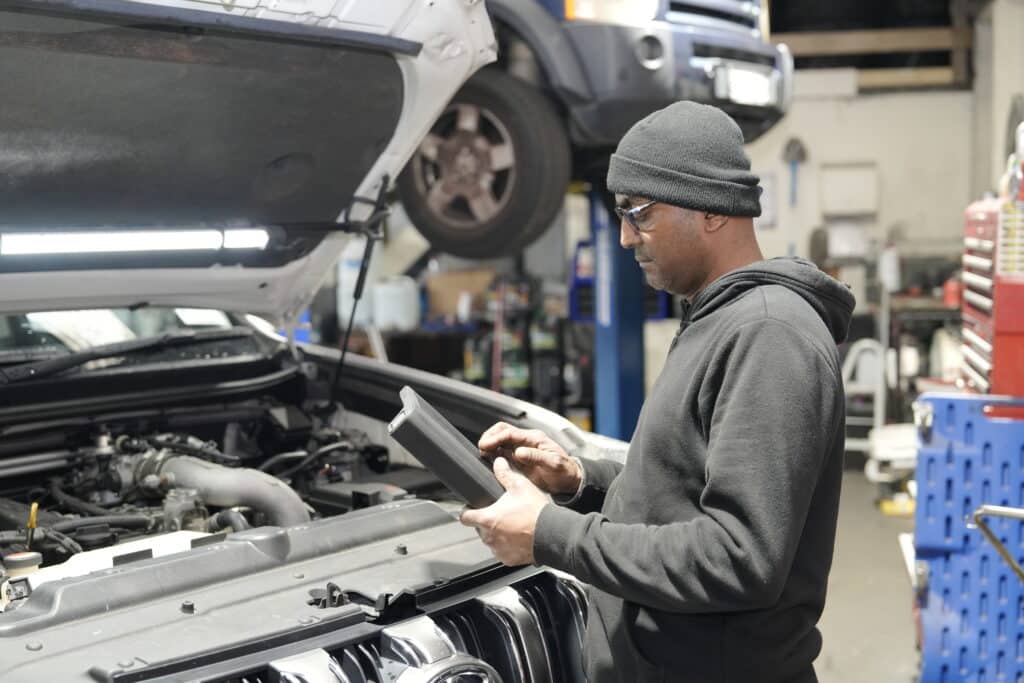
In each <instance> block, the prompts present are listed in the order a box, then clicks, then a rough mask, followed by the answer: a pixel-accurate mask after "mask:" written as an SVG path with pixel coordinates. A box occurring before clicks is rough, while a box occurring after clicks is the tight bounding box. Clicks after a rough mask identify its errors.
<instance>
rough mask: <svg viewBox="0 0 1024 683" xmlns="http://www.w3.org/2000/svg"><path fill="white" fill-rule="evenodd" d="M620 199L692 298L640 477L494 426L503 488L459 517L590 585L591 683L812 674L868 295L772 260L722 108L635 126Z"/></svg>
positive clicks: (615, 178)
mask: <svg viewBox="0 0 1024 683" xmlns="http://www.w3.org/2000/svg"><path fill="white" fill-rule="evenodd" d="M608 187H609V189H610V190H611V191H613V192H615V193H616V201H617V204H618V209H617V212H618V213H619V215H620V217H621V218H622V223H621V227H620V229H621V233H620V240H621V244H622V246H623V247H625V248H627V249H632V250H633V252H634V254H635V255H636V259H637V261H638V262H639V263H640V267H641V268H642V269H643V271H644V275H645V276H646V278H647V281H648V282H649V283H650V284H651V285H652V286H653V287H657V288H661V289H665V290H667V291H669V292H672V293H675V294H679V295H681V296H682V297H683V298H684V299H685V300H686V304H685V314H684V316H683V320H682V324H681V325H680V326H679V331H678V333H677V334H676V337H675V339H674V340H673V342H672V345H671V347H670V348H669V351H668V357H667V359H666V363H665V368H664V370H662V373H661V375H660V376H659V378H658V380H657V382H656V383H655V385H654V387H653V388H652V390H651V392H650V395H649V396H648V397H647V400H646V401H645V403H644V406H643V409H642V411H641V413H640V418H639V420H638V422H637V426H636V431H635V432H634V435H633V439H632V441H631V443H630V446H629V452H628V455H627V457H626V464H625V466H624V467H623V466H621V465H619V464H618V463H616V462H614V461H612V460H607V459H603V460H602V459H588V458H582V457H581V458H576V457H570V455H569V454H567V453H566V452H564V451H563V450H562V449H561V448H560V447H559V446H558V445H557V444H555V442H554V441H552V440H551V439H550V438H548V437H547V436H545V435H544V434H542V433H540V432H538V431H526V430H521V429H517V428H514V427H512V426H510V425H507V424H502V423H499V424H497V425H495V426H494V427H492V428H491V429H489V430H488V431H487V432H485V433H484V435H483V436H482V437H481V438H480V444H479V445H480V449H481V450H482V451H483V452H484V453H490V454H493V455H496V456H499V457H497V458H496V459H495V463H494V471H495V474H496V475H497V476H498V479H499V480H500V481H501V483H502V484H503V485H504V486H505V488H506V489H507V492H506V494H505V495H503V496H502V497H501V499H499V500H498V502H496V503H495V504H494V505H492V506H490V507H488V508H484V509H481V510H466V511H464V512H463V515H462V520H463V522H464V523H466V524H469V525H473V526H475V527H477V529H478V531H479V533H480V535H481V538H483V540H484V542H486V543H487V544H488V545H489V546H490V547H491V548H492V549H493V550H494V552H495V554H496V555H497V557H498V558H499V559H500V560H502V561H503V562H505V563H506V564H509V565H519V564H527V563H531V562H534V563H537V564H543V565H547V566H549V567H553V568H556V569H560V570H564V571H566V572H568V573H571V574H573V575H575V576H576V577H578V578H579V579H580V580H582V581H584V582H586V583H588V584H590V586H591V590H590V600H591V607H590V615H589V619H588V624H587V634H586V643H585V659H586V661H585V668H586V671H587V675H588V678H589V681H590V683H605V682H611V681H621V682H622V683H626V682H634V681H686V682H694V683H725V682H728V683H740V682H748V681H750V682H753V681H757V682H758V683H774V682H783V681H785V682H790V681H793V682H797V683H804V682H806V681H815V680H816V678H815V674H814V669H813V667H812V662H813V661H814V659H815V657H816V656H817V654H818V652H819V651H820V648H821V637H820V635H819V633H818V631H817V629H816V627H815V624H816V623H817V621H818V618H819V616H820V614H821V610H822V607H823V605H824V600H825V588H826V582H827V578H828V572H829V568H830V565H831V561H832V547H833V541H834V537H835V528H836V516H837V509H838V502H839V487H840V479H841V474H842V457H843V431H844V398H843V388H842V379H841V375H840V364H839V358H838V354H837V350H836V343H837V342H839V341H841V340H843V339H844V338H845V335H846V329H847V325H848V324H849V320H850V314H851V312H852V310H853V303H854V301H853V297H852V296H851V294H850V293H849V291H848V290H847V289H846V288H845V287H843V286H842V285H840V284H839V283H838V282H836V281H835V280H832V279H831V278H829V277H827V276H826V275H824V274H823V273H821V272H820V271H818V270H817V269H816V268H815V267H814V266H813V265H811V264H810V263H808V262H806V261H801V260H798V259H776V260H771V261H765V260H763V257H762V256H761V252H760V249H759V248H758V246H757V241H756V238H755V235H754V228H753V222H752V217H753V216H757V215H759V214H760V188H759V187H758V178H757V176H755V175H753V174H752V173H751V172H750V161H749V159H748V158H747V156H746V154H745V153H744V151H743V138H742V134H741V133H740V129H739V127H738V126H737V125H736V124H735V123H734V122H733V121H732V120H731V119H730V118H729V117H728V116H726V115H725V114H724V113H722V112H721V111H719V110H718V109H715V108H712V107H708V106H704V105H699V104H694V103H690V102H680V103H676V104H673V105H671V106H669V107H667V108H666V109H663V110H661V111H658V112H655V113H654V114H651V115H650V116H648V117H647V118H645V119H644V120H642V121H640V122H639V123H637V124H636V125H635V126H634V127H633V128H632V129H631V130H630V131H629V132H628V133H627V134H626V136H625V137H624V138H623V139H622V141H621V142H620V144H619V147H618V149H617V151H616V153H615V154H614V155H613V156H612V159H611V164H610V167H609V172H608ZM508 460H511V462H512V463H513V464H514V465H515V466H516V468H517V470H518V471H514V470H512V469H511V468H510V465H509V462H508ZM546 494H552V495H554V496H555V500H557V501H560V502H561V503H563V504H562V505H555V504H552V503H551V501H550V499H549V498H548V496H547V495H546Z"/></svg>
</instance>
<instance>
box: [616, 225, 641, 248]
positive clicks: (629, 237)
mask: <svg viewBox="0 0 1024 683" xmlns="http://www.w3.org/2000/svg"><path fill="white" fill-rule="evenodd" d="M639 243H640V235H638V234H636V230H634V229H633V228H632V226H630V225H629V224H628V223H626V221H624V220H622V221H619V244H620V245H622V248H623V249H633V248H634V247H636V245H637V244H639Z"/></svg>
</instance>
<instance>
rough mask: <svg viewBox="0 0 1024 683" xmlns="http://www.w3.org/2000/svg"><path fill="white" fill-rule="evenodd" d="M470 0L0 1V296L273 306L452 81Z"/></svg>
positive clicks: (337, 239)
mask: <svg viewBox="0 0 1024 683" xmlns="http://www.w3.org/2000/svg"><path fill="white" fill-rule="evenodd" d="M494 58H495V45H494V36H493V33H492V31H491V26H490V21H489V20H488V18H487V15H486V12H485V10H484V6H483V3H480V2H466V1H464V0H458V1H456V0H450V1H439V2H431V3H420V2H414V1H413V0H397V1H395V2H388V3H376V2H369V1H359V2H348V3H340V4H333V3H328V4H323V3H313V2H297V3H278V2H270V1H269V0H253V1H252V2H244V3H237V4H236V3H221V2H205V1H202V0H177V1H174V2H171V1H167V2H165V3H164V2H161V3H157V2H132V1H125V0H49V1H46V2H42V1H39V0H15V1H14V2H7V3H4V5H3V7H0V82H2V83H3V84H4V105H3V107H2V108H0V310H3V311H6V312H22V311H40V310H49V309H84V308H98V307H126V306H137V305H142V304H149V305H154V306H158V305H173V306H186V307H202V308H216V309H222V310H229V311H239V312H248V313H257V314H262V315H266V316H269V317H273V318H276V319H278V320H281V321H284V322H286V323H287V322H288V321H292V320H294V319H295V318H296V317H297V316H298V314H299V312H300V311H301V310H302V309H303V308H304V307H305V306H306V305H308V303H309V302H310V301H311V299H312V297H313V294H314V293H315V292H316V290H317V289H318V287H319V285H320V284H321V282H322V280H323V278H324V276H325V275H326V274H327V273H328V271H329V270H330V268H331V266H332V265H333V264H334V262H335V260H336V259H337V257H338V255H339V253H340V251H341V249H342V247H343V246H344V243H345V240H346V232H345V228H346V224H350V225H351V224H358V223H359V222H360V221H365V220H366V219H367V218H368V217H370V216H371V215H372V214H373V213H374V202H375V200H376V198H377V197H378V196H380V195H382V185H383V184H384V183H385V182H388V183H390V180H389V179H394V178H395V177H396V176H397V175H398V173H399V171H400V170H401V169H402V166H403V165H404V163H405V162H406V160H407V159H408V158H409V156H410V155H411V154H412V152H413V150H414V148H415V147H416V145H417V144H418V143H419V141H420V140H421V139H422V137H423V136H424V135H425V134H426V132H427V131H428V129H429V127H430V125H431V123H432V122H433V121H434V120H435V119H436V117H437V116H438V114H439V113H440V112H441V111H442V110H443V108H444V106H445V104H446V103H447V101H448V100H449V99H450V98H451V96H452V95H453V94H454V93H455V92H456V90H457V89H458V88H459V87H460V86H461V85H462V83H463V82H464V81H465V80H466V79H467V78H469V77H470V76H471V75H472V74H473V73H474V72H475V71H476V70H477V69H479V68H480V67H481V66H482V65H484V64H485V63H488V62H490V61H493V59H494Z"/></svg>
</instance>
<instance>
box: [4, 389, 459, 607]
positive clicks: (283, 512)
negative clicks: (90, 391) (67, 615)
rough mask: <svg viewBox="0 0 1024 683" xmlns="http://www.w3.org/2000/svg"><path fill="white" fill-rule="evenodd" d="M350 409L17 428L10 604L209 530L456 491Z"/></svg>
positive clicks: (296, 520) (9, 526) (11, 476)
mask: <svg viewBox="0 0 1024 683" xmlns="http://www.w3.org/2000/svg"><path fill="white" fill-rule="evenodd" d="M336 417H337V416H336V415H332V416H324V415H321V414H315V413H310V412H305V411H303V410H302V409H300V408H298V407H296V406H295V405H292V404H283V403H279V402H276V401H273V400H271V399H260V400H254V401H247V402H243V403H241V404H232V405H226V406H225V405H221V406H220V407H219V408H218V409H214V410H211V409H207V410H192V411H181V412H177V413H174V414H173V415H168V414H166V413H163V414H160V415H159V416H154V415H151V414H145V415H141V416H132V415H130V414H125V415H123V416H120V417H118V416H114V417H112V418H111V419H110V420H109V421H105V422H103V423H101V424H97V423H96V422H95V421H90V422H89V424H87V425H81V426H76V425H74V424H61V425H54V426H52V428H49V429H40V428H39V426H38V425H37V426H36V427H35V428H34V429H32V430H30V431H28V432H27V433H26V434H24V435H20V436H18V437H14V438H10V439H6V440H5V441H4V443H3V444H2V445H0V556H2V557H3V560H4V566H5V567H6V574H7V575H6V576H3V577H0V581H2V586H0V612H2V611H9V610H14V609H17V608H18V606H19V605H20V604H21V603H22V602H24V600H25V598H27V597H28V594H29V593H30V592H31V589H32V588H33V587H35V586H37V585H38V584H39V583H40V582H41V581H42V580H43V579H44V577H45V578H46V580H53V579H57V578H65V577H67V576H75V575H81V574H82V573H88V572H89V571H95V570H98V569H105V568H110V567H112V566H116V565H117V564H118V562H119V558H122V559H123V558H125V557H129V556H131V557H138V556H139V554H140V553H141V554H142V555H144V556H146V557H153V556H158V555H161V554H168V553H170V552H178V551H180V550H184V549H188V547H189V543H194V542H195V539H196V538H197V537H202V536H206V535H216V536H217V537H218V538H223V537H224V535H229V534H232V533H236V532H240V531H244V530H247V529H250V528H256V527H261V526H293V525H297V524H302V523H305V522H310V521H313V520H317V519H322V518H325V517H333V516H336V515H341V514H345V513H347V512H350V511H352V510H356V509H361V508H367V507H370V506H373V505H378V504H381V503H389V502H392V501H396V500H402V499H406V498H413V497H416V498H426V499H433V500H444V499H446V498H450V494H449V493H447V490H446V489H445V488H444V487H443V485H442V484H441V483H440V482H439V481H438V480H437V479H436V478H435V477H434V476H433V475H431V474H430V473H429V472H428V471H426V470H424V469H422V468H420V467H414V466H402V465H395V464H393V463H392V459H391V455H390V451H389V448H388V446H387V445H385V444H383V443H379V442H377V441H375V440H374V439H372V438H371V437H370V436H369V435H368V434H367V432H366V431H364V430H362V429H358V428H353V427H335V426H332V424H331V420H332V419H334V418H336ZM179 546H180V547H179ZM72 560H73V561H72ZM61 568H62V569H61ZM33 573H38V574H37V575H36V576H35V577H34V578H33V579H32V580H31V581H26V580H24V578H25V577H26V576H30V575H32V574H33ZM19 579H22V580H20V581H19Z"/></svg>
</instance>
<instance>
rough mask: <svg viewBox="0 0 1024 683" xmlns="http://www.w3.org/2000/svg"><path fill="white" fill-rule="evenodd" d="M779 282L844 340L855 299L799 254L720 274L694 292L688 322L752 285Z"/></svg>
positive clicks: (834, 337) (759, 262)
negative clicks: (703, 287) (698, 292)
mask: <svg viewBox="0 0 1024 683" xmlns="http://www.w3.org/2000/svg"><path fill="white" fill-rule="evenodd" d="M762 285H781V286H783V287H785V288H787V289H789V290H790V291H792V292H795V293H796V294H798V295H800V297H801V298H802V299H803V300H804V301H806V302H807V303H808V304H810V305H811V308H813V309H814V310H815V312H817V314H818V316H819V317H820V318H821V319H822V320H823V321H824V322H825V325H826V326H827V327H828V330H829V332H830V333H831V334H832V338H833V339H834V340H835V341H836V343H837V344H839V343H842V342H844V341H845V340H846V334H847V332H848V331H849V329H850V317H851V316H852V315H853V307H854V304H855V303H856V300H855V299H854V296H853V294H852V293H851V292H850V289H849V287H847V286H846V285H844V284H842V283H841V282H839V281H838V280H835V279H834V278H831V277H829V276H828V275H826V274H825V273H823V272H821V270H819V269H818V267H817V266H815V265H814V264H813V263H811V262H810V261H807V260H805V259H801V258H775V259H770V260H767V261H758V262H757V263H752V264H750V265H749V266H745V267H743V268H739V269H737V270H734V271H732V272H730V273H727V274H725V275H723V276H722V277H720V278H718V279H717V280H715V281H714V282H712V283H711V284H710V285H709V286H708V288H707V289H705V290H704V291H703V292H701V293H700V294H698V295H697V298H696V299H694V301H693V303H692V305H691V306H690V307H689V310H688V311H687V314H686V316H685V317H686V319H688V320H690V321H691V322H694V321H697V320H700V319H701V318H703V317H705V316H707V315H710V314H711V313H713V312H715V311H717V310H718V309H720V308H722V307H724V306H728V305H729V304H730V303H732V302H734V301H736V300H737V299H738V298H739V297H740V296H742V295H743V294H744V293H746V292H748V291H749V290H751V289H753V288H754V287H760V286H762Z"/></svg>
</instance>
